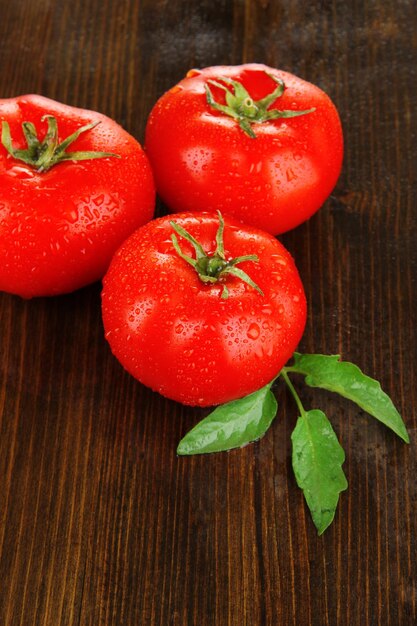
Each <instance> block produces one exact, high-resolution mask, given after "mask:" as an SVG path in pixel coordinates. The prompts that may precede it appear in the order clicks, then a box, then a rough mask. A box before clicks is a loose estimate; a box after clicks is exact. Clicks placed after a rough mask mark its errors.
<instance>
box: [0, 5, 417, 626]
mask: <svg viewBox="0 0 417 626" xmlns="http://www.w3.org/2000/svg"><path fill="white" fill-rule="evenodd" d="M414 24H415V6H414V3H413V2H412V0H402V1H401V2H394V0H365V2H363V1H359V0H349V1H348V2H342V1H341V0H321V1H320V0H312V2H303V1H301V0H292V1H291V2H284V1H282V0H277V1H274V0H259V1H257V2H256V1H254V0H233V1H232V0H230V1H228V0H214V1H211V2H209V1H208V0H201V2H198V3H197V2H191V3H190V2H187V1H186V0H171V1H170V2H168V1H167V0H152V1H151V0H142V1H139V0H137V1H135V0H118V1H115V0H74V1H73V2H62V1H61V2H60V1H59V0H41V1H39V2H31V1H30V0H17V1H15V2H8V1H7V0H0V67H1V72H0V95H1V97H10V96H13V95H17V94H21V93H29V92H37V93H42V94H43V95H46V96H49V97H52V98H56V99H58V100H62V101H65V102H67V103H69V104H73V105H77V106H83V107H88V108H93V109H97V110H100V111H102V112H103V113H106V114H108V115H110V116H112V117H114V118H115V119H116V120H118V121H119V122H120V123H121V124H122V125H124V126H125V128H126V129H127V130H128V131H129V132H131V133H132V134H133V135H135V136H136V137H138V138H139V139H141V138H142V137H143V131H144V127H145V122H146V117H147V114H148V113H149V111H150V109H151V107H152V105H153V103H154V102H155V100H156V98H157V97H158V96H159V95H161V94H162V93H163V92H164V91H165V90H166V89H168V88H169V87H170V86H172V85H173V84H174V83H175V82H176V81H177V80H179V79H180V78H182V76H183V75H184V74H185V72H186V71H187V70H188V69H189V68H190V67H192V66H206V65H210V64H228V63H231V64H233V63H240V62H242V61H259V62H265V63H267V64H270V65H272V66H276V67H281V68H282V69H286V70H289V71H293V72H294V73H297V74H299V75H301V76H302V77H304V78H306V79H309V80H311V81H312V82H315V83H317V84H318V85H320V86H321V87H322V88H324V89H325V90H326V91H327V92H328V93H329V95H330V96H331V97H332V98H333V99H334V101H335V103H336V104H337V106H338V108H339V110H340V114H341V117H342V120H343V125H344V132H345V139H346V156H345V163H344V169H343V174H342V177H341V179H340V181H339V183H338V186H337V188H336V190H335V191H334V193H333V195H332V196H331V198H330V199H329V200H328V201H327V202H326V204H325V207H324V208H323V209H322V210H321V211H320V212H319V213H318V214H317V215H316V216H315V217H314V218H313V219H311V220H310V221H309V222H308V223H306V224H304V225H303V226H301V227H299V228H298V229H296V230H295V231H292V232H290V233H288V234H286V235H285V236H283V237H282V240H283V242H284V243H285V245H286V246H287V247H288V248H289V249H290V250H291V251H292V253H293V254H294V256H295V258H296V261H297V264H298V266H299V269H300V272H301V275H302V278H303V280H304V283H305V287H306V292H307V296H308V301H309V320H308V325H307V329H306V333H305V336H304V338H303V341H302V345H301V348H302V349H303V350H306V351H307V350H308V351H317V352H323V353H337V352H340V353H341V354H342V355H343V357H344V358H345V359H349V360H352V361H354V362H356V363H358V364H359V365H360V366H361V367H362V368H363V370H364V371H366V372H367V373H368V374H370V375H372V376H375V377H376V378H378V379H379V380H381V382H382V385H383V388H384V389H385V390H386V391H387V392H388V393H390V395H391V396H392V397H393V399H394V401H395V403H396V404H397V406H398V408H399V409H400V411H401V412H402V414H403V416H404V418H405V420H406V422H407V425H408V428H409V432H410V434H411V440H412V443H411V445H410V446H405V445H403V444H402V443H401V442H400V441H399V440H397V439H396V438H395V436H394V435H393V434H392V433H390V432H389V431H387V430H386V429H384V428H383V427H382V426H381V425H380V424H378V423H376V422H374V421H372V420H371V419H369V418H368V417H366V416H365V415H364V414H363V413H362V412H360V411H358V410H356V409H355V408H353V407H352V406H351V405H349V404H348V403H347V402H345V401H343V400H341V399H337V398H334V397H330V396H329V394H326V393H325V392H321V391H318V390H314V391H313V390H306V391H303V392H301V393H302V398H303V401H304V402H305V403H306V404H307V405H309V406H311V407H315V406H320V408H322V409H324V410H325V411H326V412H327V413H328V415H329V416H331V418H332V421H333V424H334V427H335V429H336V431H337V433H338V435H339V437H340V439H341V442H342V444H343V446H344V448H345V450H346V456H347V460H346V463H345V471H346V474H347V477H348V480H349V485H350V486H349V490H348V491H347V492H345V493H344V494H343V495H342V497H341V502H340V506H339V509H338V512H337V515H336V519H335V522H334V524H333V525H332V527H331V528H330V529H329V530H328V531H327V532H326V533H325V534H324V535H323V536H322V537H320V538H319V537H317V534H316V532H315V529H314V527H313V524H312V522H311V520H310V517H309V514H308V511H307V510H306V507H305V505H304V502H303V498H302V494H301V493H300V492H299V490H298V489H297V487H296V484H295V480H294V478H293V475H292V471H291V464H290V433H291V430H292V428H293V427H294V424H295V418H296V412H295V407H294V405H293V404H292V401H291V399H290V398H289V397H288V396H287V394H286V392H285V390H284V389H283V388H281V387H278V388H277V390H276V394H277V399H278V402H279V407H280V410H279V417H278V419H277V420H276V423H275V424H274V425H273V427H272V429H271V430H270V432H269V433H268V434H267V436H266V437H265V438H264V439H263V440H261V441H260V442H259V443H257V444H255V445H252V446H249V447H247V448H245V449H243V450H240V451H233V452H231V453H229V454H221V455H214V456H208V457H201V458H200V457H195V458H177V457H176V455H175V449H176V444H177V443H178V441H179V439H180V438H181V436H182V435H183V434H184V433H185V432H186V431H187V430H188V429H189V428H190V427H191V426H192V425H193V424H194V423H195V422H196V421H197V420H198V419H199V418H201V417H202V416H203V415H204V414H205V412H204V411H201V410H194V409H189V408H185V407H181V406H180V405H177V404H175V403H173V402H170V401H168V400H165V399H163V398H162V397H159V396H158V395H156V394H154V393H152V392H151V391H149V390H148V389H146V388H144V387H142V386H141V385H140V384H139V383H137V382H135V381H134V380H133V379H132V378H130V377H129V376H128V375H127V374H126V373H125V372H124V371H123V370H122V368H121V367H120V366H119V364H118V363H117V362H116V361H115V359H113V357H112V356H111V354H110V351H109V349H108V347H107V345H106V343H105V342H104V340H103V331H102V326H101V318H100V286H99V285H93V286H91V287H89V288H86V289H84V290H81V291H79V292H77V293H74V294H72V295H68V296H63V297H59V298H53V299H35V300H32V301H23V300H21V299H19V298H16V297H13V296H9V295H7V294H1V295H0V350H1V366H0V480H1V489H0V624H1V625H2V626H3V625H4V626H19V625H21V626H31V625H34V626H58V625H59V626H67V625H68V626H69V625H71V626H72V625H77V626H87V625H88V626H98V625H105V626H121V625H127V626H137V625H152V626H153V625H155V626H156V625H161V626H169V625H171V626H186V625H189V626H197V625H198V626H209V625H210V626H212V625H216V626H242V625H243V626H263V625H270V626H307V625H313V626H324V625H327V626H335V625H337V626H344V625H346V626H352V625H355V626H356V625H357V626H374V625H378V626H413V625H415V624H416V623H417V609H416V604H417V539H416V535H417V532H416V531H417V522H416V520H417V481H416V475H417V463H416V453H415V443H416V418H415V415H416V384H415V382H416V366H415V364H416V361H415V355H416V332H415V328H416V314H415V311H416V305H417V301H416V270H417V233H416V223H417V212H416V205H417V198H416V184H415V183H416V180H417V165H416V163H417V151H416V125H415V115H414V111H415V109H416V81H415V66H416V47H417V40H416V36H415V28H414ZM0 193H1V192H0ZM159 211H164V207H163V206H162V205H160V206H159Z"/></svg>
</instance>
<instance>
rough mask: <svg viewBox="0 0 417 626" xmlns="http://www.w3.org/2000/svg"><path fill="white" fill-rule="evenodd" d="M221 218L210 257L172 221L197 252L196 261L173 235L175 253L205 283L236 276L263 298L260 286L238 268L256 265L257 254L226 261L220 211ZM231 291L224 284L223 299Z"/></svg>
mask: <svg viewBox="0 0 417 626" xmlns="http://www.w3.org/2000/svg"><path fill="white" fill-rule="evenodd" d="M218 216H219V228H218V230H217V234H216V250H215V251H214V254H212V255H208V254H207V253H206V252H205V251H204V249H203V247H202V246H201V244H200V243H199V242H198V241H197V240H196V239H195V238H194V237H193V236H192V235H191V234H190V233H189V232H187V231H186V230H185V228H183V227H182V226H180V225H179V224H176V223H175V222H173V221H170V225H171V226H172V228H173V229H174V230H175V232H176V233H177V234H178V235H179V236H180V237H183V238H184V239H186V240H187V241H188V242H189V243H190V244H191V245H192V246H193V248H194V250H195V254H196V256H195V259H194V258H192V257H190V256H188V255H186V254H184V253H183V252H182V250H181V248H180V245H179V243H178V238H177V236H176V235H175V234H172V235H171V240H172V243H173V246H174V248H175V251H176V252H177V254H178V255H179V256H180V257H181V258H182V259H184V261H186V262H187V263H188V264H189V265H191V267H193V268H194V269H195V271H196V272H197V274H198V277H199V278H200V280H201V281H202V282H203V283H216V282H217V281H218V280H221V279H224V277H225V276H227V275H228V274H231V275H232V276H236V277H237V278H239V279H240V280H242V281H243V282H245V283H247V284H248V285H250V286H251V287H253V288H254V289H256V291H258V292H259V293H260V294H261V296H263V295H264V294H263V291H262V290H261V289H260V288H259V287H258V285H257V284H256V283H255V282H254V281H253V280H252V279H251V278H250V276H248V275H247V274H246V272H244V271H243V270H241V269H240V268H239V267H236V266H237V265H238V264H239V263H243V262H244V261H254V262H255V263H256V262H258V261H259V259H258V257H257V256H256V254H249V255H246V256H239V257H236V258H234V259H230V260H229V261H228V260H226V256H225V252H224V243H223V233H224V220H223V217H222V215H221V213H220V211H218ZM228 296H229V290H228V288H227V286H226V285H225V284H223V291H222V295H221V297H222V298H223V299H226V298H228Z"/></svg>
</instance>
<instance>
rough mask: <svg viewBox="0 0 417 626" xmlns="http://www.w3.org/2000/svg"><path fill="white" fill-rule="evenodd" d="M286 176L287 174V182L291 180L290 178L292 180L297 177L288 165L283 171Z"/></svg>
mask: <svg viewBox="0 0 417 626" xmlns="http://www.w3.org/2000/svg"><path fill="white" fill-rule="evenodd" d="M285 174H286V176H287V180H288V182H291V181H292V180H294V179H295V178H297V174H295V173H294V171H293V170H292V169H291V168H290V167H289V168H288V169H287V171H286V172H285Z"/></svg>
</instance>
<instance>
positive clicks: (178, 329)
mask: <svg viewBox="0 0 417 626" xmlns="http://www.w3.org/2000/svg"><path fill="white" fill-rule="evenodd" d="M183 331H184V326H183V325H182V324H177V325H176V326H175V332H176V333H177V334H178V335H180V334H181V333H182V332H183Z"/></svg>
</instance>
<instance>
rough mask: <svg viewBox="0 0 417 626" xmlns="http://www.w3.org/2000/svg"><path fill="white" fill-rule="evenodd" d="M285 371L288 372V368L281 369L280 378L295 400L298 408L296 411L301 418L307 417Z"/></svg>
mask: <svg viewBox="0 0 417 626" xmlns="http://www.w3.org/2000/svg"><path fill="white" fill-rule="evenodd" d="M287 371H288V368H286V367H283V368H282V370H281V376H282V378H283V379H284V380H285V382H286V384H287V387H288V389H289V390H290V391H291V395H292V397H293V398H294V400H295V403H296V405H297V407H298V410H299V411H300V415H301V416H302V417H307V415H306V410H305V408H304V407H303V403H302V402H301V399H300V396H299V395H298V393H297V392H296V390H295V387H294V385H293V384H292V382H291V380H290V379H289V376H288V374H287Z"/></svg>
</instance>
